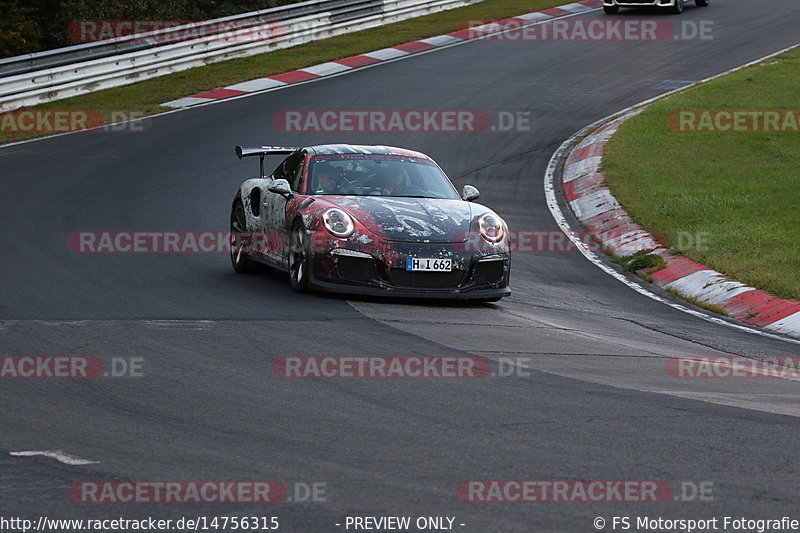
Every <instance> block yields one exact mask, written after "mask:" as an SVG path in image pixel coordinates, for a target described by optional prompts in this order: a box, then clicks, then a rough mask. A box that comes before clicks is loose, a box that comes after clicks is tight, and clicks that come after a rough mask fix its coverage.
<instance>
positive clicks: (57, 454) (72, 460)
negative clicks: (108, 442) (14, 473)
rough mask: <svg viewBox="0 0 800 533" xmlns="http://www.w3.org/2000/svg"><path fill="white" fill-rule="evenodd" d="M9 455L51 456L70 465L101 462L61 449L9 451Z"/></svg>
mask: <svg viewBox="0 0 800 533" xmlns="http://www.w3.org/2000/svg"><path fill="white" fill-rule="evenodd" d="M8 455H11V456H13V457H36V456H41V457H49V458H50V459H55V460H56V461H58V462H60V463H64V464H65V465H70V466H83V465H96V464H99V463H100V461H89V460H87V459H81V458H80V457H75V456H74V455H70V454H68V453H64V452H62V451H61V450H44V451H26V452H9V454H8Z"/></svg>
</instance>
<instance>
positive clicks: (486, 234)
mask: <svg viewBox="0 0 800 533" xmlns="http://www.w3.org/2000/svg"><path fill="white" fill-rule="evenodd" d="M504 226H505V225H504V223H503V219H501V218H500V217H499V216H497V215H494V214H492V213H486V214H485V215H481V217H480V218H479V219H478V231H480V233H481V236H482V237H483V238H484V239H486V240H487V241H489V242H493V243H494V242H500V241H502V240H503V237H505V235H506V230H505V228H504Z"/></svg>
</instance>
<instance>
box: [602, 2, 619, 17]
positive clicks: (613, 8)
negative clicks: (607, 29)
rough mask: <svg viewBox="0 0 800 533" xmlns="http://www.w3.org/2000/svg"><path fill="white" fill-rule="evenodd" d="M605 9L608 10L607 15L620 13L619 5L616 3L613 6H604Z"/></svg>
mask: <svg viewBox="0 0 800 533" xmlns="http://www.w3.org/2000/svg"><path fill="white" fill-rule="evenodd" d="M603 11H605V12H606V15H616V14H617V13H619V6H618V5H616V4H615V5H613V6H603Z"/></svg>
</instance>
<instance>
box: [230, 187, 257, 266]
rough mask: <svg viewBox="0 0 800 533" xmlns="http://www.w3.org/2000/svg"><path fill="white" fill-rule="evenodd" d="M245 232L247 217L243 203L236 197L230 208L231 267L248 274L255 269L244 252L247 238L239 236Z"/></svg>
mask: <svg viewBox="0 0 800 533" xmlns="http://www.w3.org/2000/svg"><path fill="white" fill-rule="evenodd" d="M243 234H244V235H246V234H247V217H246V216H245V213H244V205H243V204H242V201H241V200H240V199H239V198H237V199H236V201H234V202H233V207H232V208H231V231H230V240H231V245H230V254H231V264H232V265H233V269H234V270H235V271H236V272H238V273H239V274H249V273H251V272H254V271H255V264H254V263H253V261H252V259H250V256H249V255H248V254H247V253H246V252H245V249H246V248H247V239H243V238H241V237H240V236H241V235H243Z"/></svg>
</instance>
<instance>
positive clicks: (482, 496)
mask: <svg viewBox="0 0 800 533" xmlns="http://www.w3.org/2000/svg"><path fill="white" fill-rule="evenodd" d="M713 489H714V483H713V482H711V481H697V482H696V481H681V482H679V483H677V484H673V483H672V482H670V481H665V480H651V479H473V480H464V481H461V482H460V483H458V485H457V486H456V497H457V498H458V499H459V500H461V501H464V502H470V503H554V502H563V503H590V502H594V503H623V502H624V503H651V502H667V501H683V502H687V501H701V502H708V501H713V500H714V497H713Z"/></svg>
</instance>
